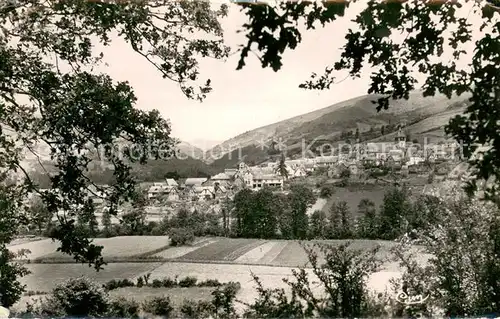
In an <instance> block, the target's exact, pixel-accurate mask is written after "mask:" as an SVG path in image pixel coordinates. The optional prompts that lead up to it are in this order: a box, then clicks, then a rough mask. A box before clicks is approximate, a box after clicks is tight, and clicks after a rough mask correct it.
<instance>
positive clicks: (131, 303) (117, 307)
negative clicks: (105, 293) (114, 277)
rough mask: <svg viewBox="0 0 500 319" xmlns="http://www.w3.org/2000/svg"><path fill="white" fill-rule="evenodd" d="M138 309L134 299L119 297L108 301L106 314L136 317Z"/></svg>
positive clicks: (116, 316)
mask: <svg viewBox="0 0 500 319" xmlns="http://www.w3.org/2000/svg"><path fill="white" fill-rule="evenodd" d="M139 310H140V307H139V304H138V303H137V302H136V301H135V300H128V299H125V298H123V297H119V298H118V299H114V300H112V301H111V302H110V304H109V311H108V316H109V317H114V318H138V317H139Z"/></svg>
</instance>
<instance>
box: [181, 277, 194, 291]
mask: <svg viewBox="0 0 500 319" xmlns="http://www.w3.org/2000/svg"><path fill="white" fill-rule="evenodd" d="M197 281H198V279H196V277H189V276H188V277H186V278H183V279H181V280H179V286H181V287H183V288H187V287H193V286H196V282H197Z"/></svg>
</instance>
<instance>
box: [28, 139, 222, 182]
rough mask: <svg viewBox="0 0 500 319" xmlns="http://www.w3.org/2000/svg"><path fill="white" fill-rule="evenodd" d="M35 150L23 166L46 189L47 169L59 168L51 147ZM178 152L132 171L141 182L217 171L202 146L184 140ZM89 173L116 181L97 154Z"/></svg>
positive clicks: (97, 178) (93, 177) (95, 178)
mask: <svg viewBox="0 0 500 319" xmlns="http://www.w3.org/2000/svg"><path fill="white" fill-rule="evenodd" d="M36 153H37V154H36V155H34V154H32V153H27V154H26V157H25V159H24V160H23V162H22V165H23V167H24V168H25V169H26V171H28V172H29V174H30V176H31V178H33V179H34V181H35V182H36V183H37V184H39V185H40V187H42V188H47V187H49V186H50V178H49V176H48V174H47V172H49V173H51V172H56V168H55V166H54V164H53V163H52V162H51V160H50V150H49V148H48V147H47V146H46V145H45V144H40V145H39V146H38V147H37V150H36ZM176 154H177V156H178V158H171V159H165V160H149V161H148V162H147V164H145V165H140V164H132V174H133V176H135V177H136V178H137V180H138V181H139V182H155V181H161V180H162V179H164V178H165V175H167V174H169V173H171V174H172V173H176V174H177V176H178V177H181V178H187V177H208V176H210V175H212V174H214V169H213V168H211V167H210V166H208V165H207V164H206V163H204V162H203V161H202V160H201V159H202V158H203V154H204V153H203V151H202V150H201V149H199V148H197V147H195V146H193V145H191V144H189V143H187V142H183V141H181V142H180V143H179V144H178V145H177V152H176ZM42 165H43V168H42ZM88 174H89V177H90V178H91V180H92V181H93V182H95V183H100V184H109V183H111V182H112V181H113V170H112V169H111V167H110V166H109V164H108V163H106V161H103V162H101V161H100V160H99V159H98V158H97V156H95V160H94V161H93V162H92V163H91V164H90V171H89V173H88Z"/></svg>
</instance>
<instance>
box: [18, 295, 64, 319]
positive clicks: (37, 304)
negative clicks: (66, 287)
mask: <svg viewBox="0 0 500 319" xmlns="http://www.w3.org/2000/svg"><path fill="white" fill-rule="evenodd" d="M64 315H65V312H64V309H62V307H61V305H60V304H58V303H57V302H56V301H55V300H54V299H53V298H52V297H45V298H36V299H34V300H32V301H31V302H26V310H24V311H22V312H16V311H15V310H14V311H11V312H10V317H12V318H33V317H44V318H50V317H51V318H57V317H63V316H64Z"/></svg>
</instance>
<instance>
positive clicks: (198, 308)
mask: <svg viewBox="0 0 500 319" xmlns="http://www.w3.org/2000/svg"><path fill="white" fill-rule="evenodd" d="M179 312H180V314H181V316H182V317H183V318H192V319H198V318H210V317H212V315H213V313H214V307H213V305H212V304H211V303H210V302H208V301H205V300H199V301H194V300H189V299H186V300H184V302H183V303H182V305H181V307H180V309H179Z"/></svg>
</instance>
